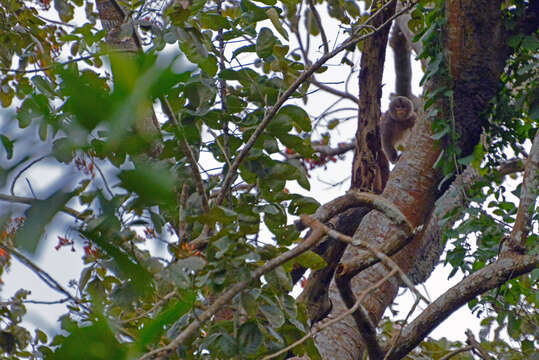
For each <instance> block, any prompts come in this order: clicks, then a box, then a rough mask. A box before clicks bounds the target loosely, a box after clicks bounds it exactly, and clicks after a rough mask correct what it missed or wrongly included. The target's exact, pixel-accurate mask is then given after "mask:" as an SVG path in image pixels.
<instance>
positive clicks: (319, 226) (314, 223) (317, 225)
mask: <svg viewBox="0 0 539 360" xmlns="http://www.w3.org/2000/svg"><path fill="white" fill-rule="evenodd" d="M301 220H302V221H303V222H305V221H307V223H308V224H309V227H310V228H311V229H313V230H315V229H316V230H318V231H322V232H324V233H325V234H327V235H328V236H329V237H332V238H334V239H337V240H340V241H342V242H345V243H347V244H350V245H353V246H358V247H361V248H364V249H366V250H368V251H369V252H371V253H372V254H373V255H374V256H376V257H377V258H378V259H380V261H381V262H382V263H384V265H386V266H387V267H388V268H390V269H395V270H397V272H398V273H399V275H400V277H401V280H402V281H403V282H404V283H405V284H406V286H407V287H408V288H409V289H410V290H411V291H412V292H413V293H414V294H415V295H416V296H417V297H418V298H420V299H421V300H423V301H425V302H426V303H427V304H429V303H430V302H429V300H428V299H427V298H426V297H425V296H423V295H422V294H421V292H419V290H417V289H416V287H415V286H414V284H413V283H412V281H411V280H410V279H409V278H408V276H406V274H405V273H404V271H403V270H402V269H401V268H400V266H399V265H397V263H396V262H395V261H393V259H391V258H390V257H389V256H387V255H386V254H384V253H383V252H381V251H380V250H379V249H377V248H376V247H374V246H373V245H371V244H369V243H367V242H365V241H360V240H358V239H354V238H352V237H350V236H348V235H344V234H343V233H340V232H338V231H336V230H333V229H331V228H330V227H328V226H326V225H324V224H323V223H321V222H320V221H318V220H316V219H313V218H311V217H310V216H308V215H304V216H302V218H301ZM344 279H346V280H344ZM336 280H339V278H337V279H336ZM340 281H349V278H348V279H347V278H345V277H341V280H340Z"/></svg>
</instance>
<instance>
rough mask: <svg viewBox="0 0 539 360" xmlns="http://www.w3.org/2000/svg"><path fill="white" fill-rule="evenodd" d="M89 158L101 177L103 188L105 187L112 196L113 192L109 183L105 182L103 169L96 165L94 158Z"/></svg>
mask: <svg viewBox="0 0 539 360" xmlns="http://www.w3.org/2000/svg"><path fill="white" fill-rule="evenodd" d="M91 159H92V163H93V164H94V167H95V168H96V169H97V171H98V172H99V175H100V176H101V179H102V180H103V184H105V189H107V191H108V192H109V194H110V196H112V197H114V193H113V192H112V190H111V189H110V187H109V183H108V182H107V178H106V177H105V174H103V171H101V168H100V167H99V165H97V163H96V162H95V160H94V158H93V157H92V158H91Z"/></svg>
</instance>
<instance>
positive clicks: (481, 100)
mask: <svg viewBox="0 0 539 360" xmlns="http://www.w3.org/2000/svg"><path fill="white" fill-rule="evenodd" d="M447 3H448V7H449V9H448V13H447V17H448V19H449V21H448V23H447V25H446V26H447V33H448V34H449V36H448V37H447V39H446V45H447V49H450V50H452V51H451V52H449V54H448V56H449V57H450V59H449V63H450V64H451V69H450V71H451V74H452V75H453V78H454V79H455V89H454V94H455V95H454V96H455V105H456V106H455V108H454V109H452V110H454V114H455V118H454V120H455V123H456V131H457V133H458V135H460V141H459V145H460V146H461V148H462V152H463V154H466V153H469V152H470V151H471V150H473V148H474V146H475V145H476V143H477V141H478V139H479V134H480V132H481V129H482V125H483V123H482V121H481V118H480V117H479V114H480V112H481V111H483V110H484V108H485V106H486V105H487V103H488V101H489V100H490V99H491V97H492V96H493V95H494V94H495V92H496V89H497V86H498V83H499V76H500V73H501V71H502V70H503V63H504V61H505V57H504V56H503V54H504V52H503V51H501V50H500V49H503V47H504V42H503V37H502V36H501V34H500V33H499V30H501V24H502V17H501V13H500V2H499V1H490V0H481V1H476V2H473V3H474V4H473V5H470V2H465V3H466V4H463V2H462V1H448V2H447ZM463 28H464V29H467V31H464V30H461V29H463ZM492 31H493V33H492ZM493 35H494V36H493ZM487 44H488V46H487ZM365 49H367V48H365ZM500 54H502V56H500ZM499 58H501V59H499ZM493 59H499V60H496V61H493ZM379 64H380V63H379ZM366 65H367V66H368V65H371V66H372V64H366ZM362 66H363V64H362ZM378 66H380V65H378ZM362 71H363V69H362ZM479 78H480V79H481V81H482V82H483V84H485V85H483V84H479V83H478V80H479ZM429 87H430V88H431V89H434V88H436V84H435V83H434V84H430V86H429ZM361 89H362V90H364V89H365V88H361ZM472 93H473V96H471V94H472ZM467 96H468V97H470V96H471V98H466V97H467ZM371 97H374V98H379V96H372V95H371ZM446 106H447V105H446ZM438 107H440V106H438ZM441 110H442V111H441V112H442V113H446V114H450V113H451V111H449V110H450V109H449V108H445V109H441ZM419 117H420V118H424V116H422V114H420V116H419ZM361 120H362V119H360V122H361ZM364 128H365V126H363V125H362V124H361V123H360V130H359V131H358V134H360V138H359V140H358V145H362V143H361V141H364V140H363V139H364V137H365V134H361V130H364ZM430 132H431V124H430V122H427V121H425V120H421V119H420V120H419V121H418V124H417V125H416V128H415V129H414V132H413V134H412V136H411V138H410V140H409V142H408V147H407V151H406V152H404V154H403V156H402V158H401V160H400V161H399V162H398V163H397V165H396V166H395V168H394V170H393V171H392V173H391V174H390V177H389V180H388V182H387V185H386V187H385V189H384V191H383V193H382V196H383V197H385V198H386V199H388V200H389V201H392V202H393V203H394V204H395V205H396V206H397V207H398V208H399V209H400V211H401V212H402V213H403V214H405V215H406V217H407V218H408V221H409V222H410V223H412V225H414V226H418V225H420V224H424V223H425V222H426V221H427V219H428V217H429V216H430V213H431V211H432V208H433V206H434V202H435V200H436V199H437V198H438V197H439V196H440V195H441V194H440V192H439V191H438V190H437V186H438V182H439V179H440V175H439V172H438V170H436V169H434V164H435V162H436V160H437V158H438V156H439V154H440V148H439V146H437V144H436V143H435V142H434V140H433V139H432V138H431V136H430V135H431V134H430ZM357 151H358V152H360V148H358V150H357ZM361 169H364V168H363V167H362V166H361V164H360V165H359V166H358V164H356V163H354V173H353V174H354V175H353V176H354V179H355V180H356V182H354V183H353V184H354V186H357V184H360V182H358V181H357V180H358V179H360V177H359V176H358V175H361V176H363V173H362V172H358V170H361ZM365 171H366V170H365ZM371 178H372V176H371ZM361 179H362V178H361ZM402 236H405V233H404V231H403V230H402V229H401V228H399V227H397V226H395V225H394V224H392V223H391V222H390V221H389V220H388V219H387V218H386V217H385V216H384V215H382V214H381V213H379V212H376V211H372V212H371V213H369V214H368V215H367V216H365V218H364V219H363V221H362V222H361V224H360V226H359V227H358V229H357V231H356V232H355V235H354V237H355V238H361V239H362V240H364V241H367V242H369V243H371V244H373V245H378V246H379V245H380V244H382V243H383V242H385V241H389V240H390V239H393V238H396V237H402ZM359 254H360V250H358V249H357V248H355V247H348V249H347V250H346V252H345V254H344V256H343V260H346V259H351V258H354V257H355V256H358V255H359ZM420 254H421V241H420V237H418V238H417V239H415V240H414V241H413V242H412V243H410V244H409V245H408V246H406V247H405V248H404V249H403V250H401V251H400V252H399V253H397V254H396V255H395V256H393V260H394V261H395V262H396V263H397V264H398V265H399V266H400V267H401V268H402V269H403V270H404V271H405V272H408V271H409V270H410V269H411V268H412V266H413V264H414V262H415V261H418V260H420ZM387 273H388V270H387V269H386V268H385V267H384V266H383V265H381V264H377V265H375V266H373V267H371V268H369V269H367V270H366V271H363V272H362V273H360V274H359V275H358V276H356V277H355V278H353V279H352V281H351V285H352V289H353V291H354V293H356V294H358V293H360V292H361V291H362V290H364V289H366V288H368V287H369V286H371V285H372V284H374V283H376V282H377V281H379V280H380V279H381V278H383V277H384V276H385V275H386V274H387ZM398 288H399V281H398V280H397V279H396V278H395V279H393V281H391V282H385V283H384V285H382V286H381V287H380V288H379V289H378V290H377V291H374V292H373V293H370V294H369V295H368V296H367V298H366V301H364V302H363V306H364V308H365V309H366V310H367V312H368V314H369V315H370V320H371V321H372V322H373V323H374V324H377V323H378V321H379V320H380V319H381V317H382V315H383V313H384V311H385V309H386V308H387V307H388V306H389V305H390V304H391V303H392V302H393V300H394V298H395V296H396V294H397V290H398ZM329 293H330V299H331V302H332V303H333V310H332V312H331V313H330V315H329V316H330V317H334V316H336V315H337V314H339V313H342V312H343V311H345V310H346V307H345V306H344V304H343V302H342V300H341V298H340V296H339V293H338V291H337V288H336V286H335V284H334V283H332V285H331V286H330V290H329ZM424 335H425V336H426V335H427V334H424ZM360 339H361V334H360V332H359V331H358V329H357V327H356V325H355V322H354V320H353V318H352V317H351V316H350V317H347V318H346V319H345V320H344V321H342V322H340V323H337V324H335V325H334V326H330V327H328V328H326V329H325V330H324V331H322V332H321V333H319V334H318V335H317V336H316V338H315V341H316V344H317V346H318V348H319V350H320V352H321V354H322V356H323V358H326V359H358V358H360V356H361V355H362V354H363V351H364V348H363V345H362V343H361V341H360Z"/></svg>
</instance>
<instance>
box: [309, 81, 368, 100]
mask: <svg viewBox="0 0 539 360" xmlns="http://www.w3.org/2000/svg"><path fill="white" fill-rule="evenodd" d="M311 84H313V85H315V86H316V87H318V88H320V89H321V90H324V91H326V92H328V93H330V94H333V95H335V96H339V97H341V98H345V99H348V100H352V101H353V102H354V104H357V103H359V99H358V98H357V97H355V96H354V95H352V94H350V93H349V92H345V91H340V90H337V89H335V88H332V87H331V86H327V85H326V84H324V83H321V82H320V81H318V80H315V79H312V80H311Z"/></svg>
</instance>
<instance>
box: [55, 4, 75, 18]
mask: <svg viewBox="0 0 539 360" xmlns="http://www.w3.org/2000/svg"><path fill="white" fill-rule="evenodd" d="M54 8H55V9H56V11H58V15H59V16H60V19H61V20H62V21H63V22H69V21H70V20H71V19H73V13H74V10H73V9H74V8H73V5H71V4H69V3H68V2H67V1H66V0H54Z"/></svg>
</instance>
